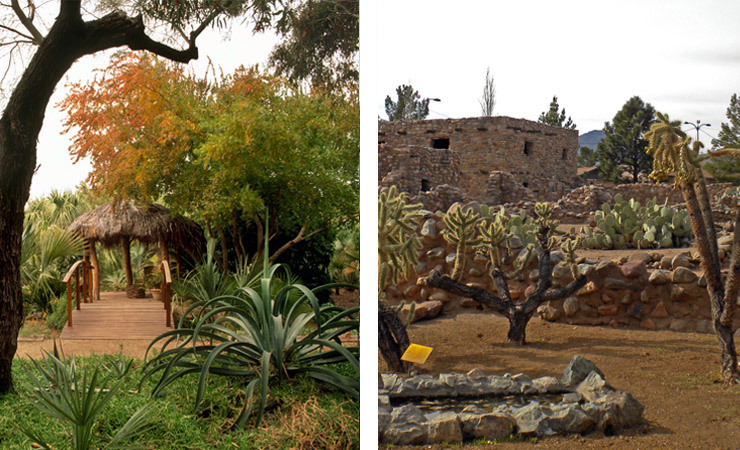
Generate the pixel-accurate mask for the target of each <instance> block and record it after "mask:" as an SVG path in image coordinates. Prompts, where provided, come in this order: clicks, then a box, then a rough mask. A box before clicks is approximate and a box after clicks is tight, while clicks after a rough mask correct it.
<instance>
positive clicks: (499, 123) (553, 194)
mask: <svg viewBox="0 0 740 450" xmlns="http://www.w3.org/2000/svg"><path fill="white" fill-rule="evenodd" d="M378 143H379V155H378V159H379V166H378V175H379V178H380V180H379V181H380V182H381V186H383V185H385V183H386V182H385V181H383V179H384V178H386V177H387V176H388V175H389V174H391V173H393V172H394V170H396V168H397V167H399V166H401V165H402V163H400V162H396V160H397V157H399V156H400V155H399V154H397V153H395V152H396V151H397V150H400V149H406V148H410V147H421V148H434V149H439V150H441V149H448V150H450V151H452V152H453V153H455V154H457V155H458V156H457V159H458V160H459V171H458V173H457V175H458V181H457V183H458V184H457V186H458V187H459V188H460V190H461V191H462V192H464V193H465V194H466V195H468V196H469V197H471V198H473V199H476V200H478V201H481V202H485V203H490V200H489V199H488V197H487V195H488V193H489V191H490V189H491V188H490V184H491V183H490V180H489V176H490V174H491V172H492V171H504V172H508V173H510V174H511V175H512V176H513V177H514V179H515V180H516V182H517V183H519V184H521V185H522V186H523V187H525V188H528V189H530V190H531V191H532V195H533V196H534V198H537V199H542V200H557V198H559V197H560V196H562V195H563V194H564V192H565V190H566V189H567V188H568V187H570V186H572V184H573V182H574V180H575V179H576V176H577V170H576V167H577V150H578V132H577V131H576V130H566V129H563V128H559V127H553V126H550V125H545V124H541V123H537V122H532V121H529V120H524V119H512V118H510V117H501V116H499V117H479V118H468V119H439V120H418V121H401V122H380V123H379V124H378ZM430 163H431V164H432V165H433V161H430ZM414 170H415V169H410V171H409V173H410V172H413V171H414ZM443 170H444V169H443ZM422 179H423V178H421V177H418V178H417V179H416V180H415V181H413V182H409V183H408V184H409V185H415V186H418V187H419V188H420V187H421V185H422ZM427 180H429V181H431V179H427ZM388 181H390V180H388ZM445 183H449V184H453V183H450V182H449V181H445ZM439 184H442V183H439ZM419 188H416V189H415V190H411V191H408V192H409V193H411V194H416V193H417V192H419ZM518 200H519V199H517V198H510V199H504V201H518Z"/></svg>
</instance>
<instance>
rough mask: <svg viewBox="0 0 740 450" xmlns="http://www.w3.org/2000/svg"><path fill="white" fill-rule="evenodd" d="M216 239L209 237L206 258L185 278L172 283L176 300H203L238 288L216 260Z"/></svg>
mask: <svg viewBox="0 0 740 450" xmlns="http://www.w3.org/2000/svg"><path fill="white" fill-rule="evenodd" d="M215 249H216V241H215V240H214V239H209V240H208V244H207V252H206V260H205V261H204V262H203V264H200V265H199V266H197V267H196V268H195V269H193V271H192V272H191V273H190V274H189V275H188V276H187V277H186V278H185V279H184V280H175V281H174V282H173V283H172V292H173V293H174V294H175V300H176V301H177V300H179V301H194V302H202V301H205V300H210V299H212V298H215V297H219V296H221V295H225V294H230V293H233V292H234V291H235V290H236V284H235V282H234V279H233V278H232V277H231V276H229V275H228V274H224V273H222V272H221V270H219V268H218V267H217V265H216V261H215V260H214V253H215Z"/></svg>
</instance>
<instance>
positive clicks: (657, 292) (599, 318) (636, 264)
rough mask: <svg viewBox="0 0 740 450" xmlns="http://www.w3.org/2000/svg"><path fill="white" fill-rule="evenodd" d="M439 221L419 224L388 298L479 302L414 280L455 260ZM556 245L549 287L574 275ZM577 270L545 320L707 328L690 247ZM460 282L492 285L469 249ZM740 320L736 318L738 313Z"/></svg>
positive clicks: (702, 288) (521, 289)
mask: <svg viewBox="0 0 740 450" xmlns="http://www.w3.org/2000/svg"><path fill="white" fill-rule="evenodd" d="M443 229H444V222H443V221H442V220H441V218H439V217H438V216H435V215H429V216H428V217H427V218H426V221H425V222H424V224H423V226H422V227H421V231H420V234H421V236H422V244H423V248H422V250H421V251H420V257H419V263H418V264H417V265H416V266H414V268H413V270H412V271H411V275H410V277H409V280H407V281H405V282H402V283H400V284H398V285H396V286H391V287H389V288H388V290H387V291H386V294H387V296H388V299H389V300H390V301H391V302H393V301H396V302H398V301H401V300H405V301H406V302H410V301H416V302H424V301H431V302H433V303H434V302H440V303H441V305H439V306H441V307H442V308H441V309H442V311H444V312H446V313H447V314H455V313H457V312H459V311H461V310H464V309H465V308H475V307H477V306H478V304H477V303H475V302H474V301H472V300H470V299H467V298H461V297H457V296H454V295H452V294H449V293H447V292H445V291H442V290H437V289H431V288H428V287H422V286H419V285H417V284H416V281H417V277H426V276H428V275H429V272H430V271H431V270H432V269H435V270H437V271H438V272H440V273H443V274H449V273H451V271H452V267H453V265H454V261H455V253H454V252H455V247H454V246H452V245H449V244H448V243H447V242H446V241H445V240H444V238H443V237H442V235H441V231H442V230H443ZM729 245H730V239H729V237H727V236H726V237H724V238H721V239H720V252H721V253H722V254H723V255H724V254H726V253H728V251H729ZM562 258H563V255H562V253H560V252H559V251H555V252H553V253H552V261H553V287H560V286H564V285H565V284H567V283H568V282H570V281H571V280H572V279H573V277H572V275H571V273H570V270H569V268H568V267H567V266H565V265H564V264H556V263H557V262H558V261H560V260H562ZM537 267H538V266H537V261H536V258H533V260H532V261H531V263H530V266H529V267H528V268H527V269H526V270H524V271H523V272H522V275H521V276H520V277H519V278H517V279H514V280H511V281H510V283H509V290H510V292H511V296H512V298H513V299H514V300H518V299H522V298H524V297H526V295H527V294H528V289H530V290H531V289H533V286H534V284H535V283H536V281H537V279H538V277H539V272H538V270H537ZM578 268H579V271H580V272H581V273H583V274H585V275H587V276H588V279H589V282H588V283H587V284H586V286H584V287H583V288H582V289H581V290H580V291H578V292H577V293H576V294H575V295H573V296H571V297H568V298H566V299H562V300H558V301H553V302H549V303H547V304H544V305H543V306H541V307H540V310H539V312H540V314H541V316H542V317H543V318H544V319H546V320H550V321H559V322H566V323H571V324H580V325H612V326H624V327H630V328H644V329H671V330H675V331H697V332H711V330H712V326H711V312H710V305H709V297H708V295H707V292H706V280H705V279H704V278H703V277H701V276H699V271H698V259H697V258H696V257H695V255H691V254H689V253H688V252H685V253H683V254H680V255H677V256H675V257H670V258H669V257H667V256H664V255H663V254H661V253H660V252H651V253H646V252H644V251H634V253H633V254H632V255H631V256H630V257H629V259H628V258H622V260H620V261H617V262H615V261H605V262H603V261H602V262H600V261H596V260H587V259H585V260H584V259H582V260H581V261H580V264H579V267H578ZM463 282H466V283H467V284H470V285H474V286H477V287H480V288H482V289H486V290H488V291H490V292H496V288H495V286H494V285H493V282H492V280H491V278H490V277H489V276H488V274H487V270H486V260H485V258H484V257H482V256H480V255H475V254H474V252H473V251H470V252H469V254H468V255H467V257H466V264H465V273H464V276H463ZM417 309H419V311H417V312H416V314H417V318H423V317H427V318H428V317H429V315H427V314H426V312H425V311H426V310H427V309H426V306H425V307H422V308H417ZM736 322H737V325H738V326H740V318H737V319H736Z"/></svg>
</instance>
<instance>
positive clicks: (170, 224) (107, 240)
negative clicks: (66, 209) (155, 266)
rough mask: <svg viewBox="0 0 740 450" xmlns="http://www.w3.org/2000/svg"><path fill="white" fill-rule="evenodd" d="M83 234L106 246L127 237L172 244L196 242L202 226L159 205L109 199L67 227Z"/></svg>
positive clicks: (140, 240)
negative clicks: (175, 215) (109, 201)
mask: <svg viewBox="0 0 740 450" xmlns="http://www.w3.org/2000/svg"><path fill="white" fill-rule="evenodd" d="M68 229H69V230H70V231H73V232H76V233H78V234H79V235H80V236H82V237H83V238H85V239H87V240H90V241H94V242H100V243H101V244H103V245H105V246H106V247H111V246H113V245H116V244H119V243H121V242H122V241H124V240H125V239H126V238H128V239H129V240H131V239H136V240H138V241H139V242H142V243H154V242H158V241H160V240H161V239H163V238H164V240H165V241H166V242H168V243H169V244H173V245H182V246H185V247H192V246H194V245H195V246H197V245H198V244H199V243H200V242H201V241H203V230H202V229H201V228H200V226H198V224H196V223H195V222H193V221H192V220H190V219H188V218H186V217H182V216H178V217H174V218H173V217H172V214H171V213H170V211H169V210H168V209H167V208H165V207H164V206H161V205H156V204H150V205H142V204H139V203H137V202H135V201H134V200H124V201H120V202H113V203H108V204H105V205H103V206H100V207H99V208H96V209H94V210H92V211H88V212H86V213H85V214H83V215H81V216H80V217H78V218H77V219H75V221H74V222H72V224H71V225H70V226H69V227H68Z"/></svg>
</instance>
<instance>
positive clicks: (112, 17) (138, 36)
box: [85, 11, 198, 63]
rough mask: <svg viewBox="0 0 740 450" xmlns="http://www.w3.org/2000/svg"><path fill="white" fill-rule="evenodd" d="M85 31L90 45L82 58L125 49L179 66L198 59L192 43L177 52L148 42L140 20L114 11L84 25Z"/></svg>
mask: <svg viewBox="0 0 740 450" xmlns="http://www.w3.org/2000/svg"><path fill="white" fill-rule="evenodd" d="M85 29H86V32H87V34H88V36H89V39H88V41H89V42H90V46H89V47H88V48H87V49H86V53H85V54H89V53H95V52H97V51H100V50H106V49H109V48H113V47H120V46H123V45H126V46H128V47H129V48H130V49H131V50H147V51H150V52H152V53H154V54H156V55H159V56H162V57H163V58H167V59H169V60H172V61H176V62H181V63H186V62H189V61H190V60H193V59H198V48H197V47H196V46H195V42H194V41H193V42H191V43H190V45H189V47H188V48H187V49H184V50H178V49H175V48H173V47H170V46H168V45H165V44H163V43H161V42H157V41H155V40H153V39H152V38H150V37H149V36H148V35H147V34H146V30H145V28H144V21H143V19H142V17H141V16H136V17H128V16H127V15H126V14H124V13H122V12H120V11H114V12H112V13H110V14H107V15H105V16H103V17H101V18H100V19H96V20H93V21H90V22H87V23H85Z"/></svg>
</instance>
